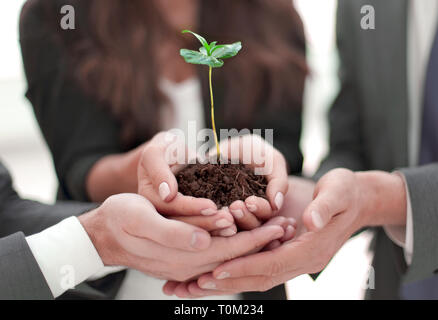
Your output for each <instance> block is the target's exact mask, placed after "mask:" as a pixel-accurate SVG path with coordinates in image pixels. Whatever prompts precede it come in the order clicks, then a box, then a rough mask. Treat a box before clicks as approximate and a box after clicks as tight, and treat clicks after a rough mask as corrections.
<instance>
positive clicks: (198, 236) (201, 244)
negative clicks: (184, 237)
mask: <svg viewBox="0 0 438 320" xmlns="http://www.w3.org/2000/svg"><path fill="white" fill-rule="evenodd" d="M208 240H209V239H208V235H207V234H206V233H204V232H199V231H195V232H193V235H192V242H191V245H192V247H193V248H195V249H204V248H206V247H207V244H208Z"/></svg>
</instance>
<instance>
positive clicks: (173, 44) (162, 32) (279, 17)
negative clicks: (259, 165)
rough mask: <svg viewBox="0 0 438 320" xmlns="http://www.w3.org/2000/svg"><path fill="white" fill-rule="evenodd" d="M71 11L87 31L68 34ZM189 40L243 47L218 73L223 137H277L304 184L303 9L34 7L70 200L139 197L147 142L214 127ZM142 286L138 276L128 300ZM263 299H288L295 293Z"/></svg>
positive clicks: (92, 0) (39, 83)
mask: <svg viewBox="0 0 438 320" xmlns="http://www.w3.org/2000/svg"><path fill="white" fill-rule="evenodd" d="M66 4H71V5H73V7H74V8H75V17H76V23H75V24H76V29H75V30H62V29H61V28H60V24H59V22H60V19H61V15H60V8H61V7H62V6H63V5H66ZM183 29H191V30H194V31H196V32H198V33H200V34H205V35H207V37H208V38H209V39H214V40H217V41H219V42H220V43H229V42H234V41H242V43H243V46H244V49H243V51H242V53H241V54H240V55H239V57H237V58H235V59H234V60H232V61H230V62H228V63H227V67H226V68H222V69H221V70H217V71H216V72H215V79H214V81H215V99H216V105H217V106H218V108H217V110H218V111H217V112H216V124H217V127H218V130H220V129H221V128H224V129H230V128H237V129H238V130H240V129H243V128H248V129H254V128H257V129H274V145H275V147H276V148H277V149H279V150H280V151H281V152H282V153H283V154H284V155H285V158H286V161H287V164H288V167H289V170H290V174H300V172H301V167H302V155H301V152H300V149H299V140H300V132H301V114H302V98H303V90H304V82H305V77H306V74H307V67H306V61H305V39H304V30H303V25H302V22H301V19H300V17H299V16H298V14H297V12H296V11H295V9H294V7H293V4H292V2H291V1H289V0H254V1H246V0H239V1H237V0H229V1H211V0H203V1H196V0H154V1H146V0H131V1H124V0H111V1H105V0H87V1H85V0H83V1H81V0H77V1H58V0H56V1H53V0H46V1H45V0H29V1H28V2H27V3H26V4H25V6H24V8H23V11H22V16H21V21H20V42H21V47H22V54H23V61H24V67H25V72H26V77H27V81H28V91H27V94H26V96H27V97H28V99H29V100H30V102H31V103H32V105H33V108H34V111H35V115H36V118H37V120H38V122H39V125H40V127H41V130H42V132H43V135H44V137H45V139H46V141H47V144H48V146H49V148H50V150H51V152H52V155H53V159H54V164H55V169H56V173H57V176H58V179H59V184H60V187H59V194H58V198H59V199H74V200H81V201H94V202H101V201H103V200H104V199H106V198H107V197H109V196H111V195H113V194H117V193H122V192H137V165H138V160H139V157H140V155H141V153H142V151H143V149H144V147H145V143H146V142H147V141H149V140H150V139H151V138H152V137H153V136H154V135H155V134H156V133H157V132H158V131H162V130H167V129H170V128H180V129H183V130H184V131H186V128H187V123H188V121H190V120H194V121H196V123H197V129H198V130H200V129H202V128H204V127H208V126H209V120H208V119H209V100H208V97H209V93H208V87H207V79H206V78H205V77H206V72H205V70H204V69H199V68H198V67H195V66H193V65H189V64H186V63H185V62H184V60H183V59H182V58H181V57H180V56H179V49H180V48H183V47H187V46H190V47H192V48H193V49H197V47H198V44H196V43H195V42H188V39H187V38H185V37H183V36H182V35H181V30H183ZM190 40H191V39H190ZM242 205H243V208H242V211H243V212H244V218H243V219H242V218H241V217H239V218H236V215H235V212H233V210H231V214H234V215H235V216H234V217H235V218H236V219H235V220H236V223H237V224H240V226H241V227H242V226H244V223H243V221H246V223H247V224H248V225H247V226H246V227H247V228H248V229H250V228H252V227H255V226H257V225H259V224H260V223H259V222H258V219H257V212H255V213H251V212H250V210H247V208H246V207H245V205H244V204H243V203H242ZM239 219H240V220H239ZM248 221H252V222H250V223H248ZM244 227H245V226H244ZM120 276H121V277H122V276H123V275H120ZM130 279H131V280H130ZM114 283H115V282H114V281H111V283H110V284H109V283H108V281H105V279H103V280H102V283H101V286H103V287H105V286H108V285H112V284H114ZM137 283H138V280H135V278H133V277H129V274H128V277H127V279H126V280H125V291H124V292H127V291H129V288H130V285H131V287H134V286H135V285H136V284H137ZM142 290H147V288H142ZM131 292H132V290H131ZM119 297H120V298H123V297H124V293H123V290H122V292H121V293H120V294H119ZM125 297H126V296H125ZM248 297H249V298H257V295H248ZM262 297H263V298H273V299H284V298H285V292H284V288H283V287H281V288H277V289H275V290H274V291H272V292H271V293H269V294H268V295H262Z"/></svg>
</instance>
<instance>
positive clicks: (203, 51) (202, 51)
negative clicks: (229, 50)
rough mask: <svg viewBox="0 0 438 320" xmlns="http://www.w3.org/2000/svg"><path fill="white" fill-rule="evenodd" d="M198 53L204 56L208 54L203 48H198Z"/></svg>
mask: <svg viewBox="0 0 438 320" xmlns="http://www.w3.org/2000/svg"><path fill="white" fill-rule="evenodd" d="M199 52H200V53H202V54H205V55H206V56H209V54H208V52H207V49H205V48H204V47H200V48H199Z"/></svg>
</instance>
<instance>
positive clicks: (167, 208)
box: [151, 192, 217, 216]
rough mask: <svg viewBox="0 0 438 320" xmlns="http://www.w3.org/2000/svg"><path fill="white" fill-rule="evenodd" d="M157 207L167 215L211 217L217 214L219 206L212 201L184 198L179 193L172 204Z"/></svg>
mask: <svg viewBox="0 0 438 320" xmlns="http://www.w3.org/2000/svg"><path fill="white" fill-rule="evenodd" d="M151 201H152V200H151ZM156 206H157V209H158V210H159V211H160V212H161V213H163V214H167V215H177V216H197V215H203V216H211V215H214V214H216V213H217V206H216V204H215V203H214V202H213V201H211V200H210V199H204V198H194V197H189V196H184V195H182V194H181V193H179V192H178V194H177V196H176V197H175V198H174V199H173V200H172V201H171V202H168V203H158V204H157V205H156Z"/></svg>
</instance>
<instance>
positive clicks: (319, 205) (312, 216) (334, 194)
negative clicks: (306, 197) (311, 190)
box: [303, 189, 346, 231]
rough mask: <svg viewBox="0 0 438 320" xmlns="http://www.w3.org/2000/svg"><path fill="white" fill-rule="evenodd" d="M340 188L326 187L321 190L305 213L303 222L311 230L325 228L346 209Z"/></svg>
mask: <svg viewBox="0 0 438 320" xmlns="http://www.w3.org/2000/svg"><path fill="white" fill-rule="evenodd" d="M338 191H339V190H337V189H331V190H330V191H329V190H328V189H324V190H321V191H319V192H318V193H317V194H316V196H315V198H314V200H313V201H312V202H311V203H310V204H309V205H308V206H307V208H306V209H305V211H304V214H303V223H304V225H305V227H306V228H307V229H308V230H309V231H318V230H321V229H323V228H324V227H325V226H326V225H327V224H328V223H329V222H330V220H331V219H332V218H333V217H334V216H336V215H337V214H339V213H341V212H343V211H344V210H345V209H346V204H345V203H344V201H342V198H343V197H342V196H341V195H340V194H338V193H339V192H338Z"/></svg>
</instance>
